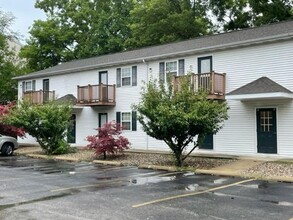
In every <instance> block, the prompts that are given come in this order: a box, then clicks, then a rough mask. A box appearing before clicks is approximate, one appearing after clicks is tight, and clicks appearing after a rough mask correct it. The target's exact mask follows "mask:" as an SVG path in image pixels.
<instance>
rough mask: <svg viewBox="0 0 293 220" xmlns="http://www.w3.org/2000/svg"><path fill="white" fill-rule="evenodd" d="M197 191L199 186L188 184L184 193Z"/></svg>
mask: <svg viewBox="0 0 293 220" xmlns="http://www.w3.org/2000/svg"><path fill="white" fill-rule="evenodd" d="M198 190H199V185H198V184H189V185H188V186H186V187H185V191H187V192H194V191H198Z"/></svg>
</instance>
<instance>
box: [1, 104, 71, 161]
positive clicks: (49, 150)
mask: <svg viewBox="0 0 293 220" xmlns="http://www.w3.org/2000/svg"><path fill="white" fill-rule="evenodd" d="M71 112H72V108H71V106H70V105H68V104H65V103H64V104H57V103H55V102H48V103H46V104H43V105H30V104H28V103H26V102H23V103H21V104H20V105H19V106H18V107H17V108H14V109H12V110H10V112H9V114H8V115H7V116H6V117H4V119H3V121H4V123H6V124H9V125H14V126H16V127H18V128H23V129H24V130H25V131H26V132H27V133H29V134H30V135H31V136H33V137H34V138H35V139H36V140H37V142H38V143H39V144H40V146H41V148H42V149H43V151H44V152H45V153H46V154H49V155H51V154H63V153H67V152H68V151H69V150H70V147H69V144H68V143H67V142H66V137H67V130H68V127H69V126H70V117H71Z"/></svg>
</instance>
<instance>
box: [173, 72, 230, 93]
mask: <svg viewBox="0 0 293 220" xmlns="http://www.w3.org/2000/svg"><path fill="white" fill-rule="evenodd" d="M181 77H186V75H185V76H175V77H174V81H173V83H174V85H179V84H180V78H181ZM191 82H192V83H193V84H194V92H195V93H196V92H198V91H199V90H203V91H206V92H207V93H208V99H225V82H226V74H225V73H216V72H214V71H212V72H210V73H198V74H191Z"/></svg>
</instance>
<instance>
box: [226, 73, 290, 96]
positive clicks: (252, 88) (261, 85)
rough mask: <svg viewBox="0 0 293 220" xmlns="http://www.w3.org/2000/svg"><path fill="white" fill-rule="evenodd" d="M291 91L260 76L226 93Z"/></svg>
mask: <svg viewBox="0 0 293 220" xmlns="http://www.w3.org/2000/svg"><path fill="white" fill-rule="evenodd" d="M277 92H282V93H292V91H290V90H289V89H286V88H285V87H283V86H281V85H280V84H278V83H276V82H275V81H273V80H271V79H269V78H268V77H261V78H259V79H257V80H254V81H252V82H251V83H248V84H246V85H244V86H242V87H240V88H238V89H235V90H234V91H232V92H229V93H228V94H227V95H228V96H229V95H244V94H260V93H277Z"/></svg>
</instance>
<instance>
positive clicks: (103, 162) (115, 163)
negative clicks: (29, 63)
mask: <svg viewBox="0 0 293 220" xmlns="http://www.w3.org/2000/svg"><path fill="white" fill-rule="evenodd" d="M93 163H95V164H104V165H113V166H123V164H122V163H121V162H117V161H109V160H94V161H93Z"/></svg>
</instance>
